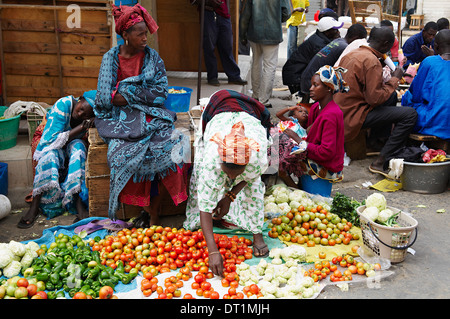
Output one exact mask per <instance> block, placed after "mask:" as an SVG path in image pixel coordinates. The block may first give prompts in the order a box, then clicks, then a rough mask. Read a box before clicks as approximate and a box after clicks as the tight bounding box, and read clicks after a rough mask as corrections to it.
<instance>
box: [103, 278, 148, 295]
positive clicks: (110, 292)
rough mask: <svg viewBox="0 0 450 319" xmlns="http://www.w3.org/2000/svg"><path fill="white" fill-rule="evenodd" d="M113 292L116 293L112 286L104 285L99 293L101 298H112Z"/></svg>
mask: <svg viewBox="0 0 450 319" xmlns="http://www.w3.org/2000/svg"><path fill="white" fill-rule="evenodd" d="M149 283H150V282H149ZM149 288H150V286H149ZM147 289H148V288H147ZM113 294H114V290H113V289H112V287H110V286H103V287H102V288H100V291H99V293H98V297H99V298H100V299H111V297H112V296H113Z"/></svg>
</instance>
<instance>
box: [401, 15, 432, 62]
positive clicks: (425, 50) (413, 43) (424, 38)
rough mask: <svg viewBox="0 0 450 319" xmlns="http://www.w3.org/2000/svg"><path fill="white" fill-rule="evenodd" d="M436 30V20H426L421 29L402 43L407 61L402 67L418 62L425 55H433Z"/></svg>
mask: <svg viewBox="0 0 450 319" xmlns="http://www.w3.org/2000/svg"><path fill="white" fill-rule="evenodd" d="M437 31H438V25H437V23H436V22H433V21H431V22H428V23H427V24H426V25H425V27H424V28H423V30H422V31H421V32H419V33H417V34H415V35H413V36H412V37H410V38H409V39H408V40H406V42H405V44H403V54H404V55H405V57H406V59H407V61H406V63H405V65H404V66H403V68H404V69H405V70H406V69H407V68H408V65H410V64H415V63H420V62H422V61H423V59H425V58H426V57H427V56H431V55H434V50H433V47H434V37H435V36H436V33H437Z"/></svg>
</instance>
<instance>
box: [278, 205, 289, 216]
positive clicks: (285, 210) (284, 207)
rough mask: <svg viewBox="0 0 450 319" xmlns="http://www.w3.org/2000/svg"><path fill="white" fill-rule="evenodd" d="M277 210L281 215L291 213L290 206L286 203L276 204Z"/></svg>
mask: <svg viewBox="0 0 450 319" xmlns="http://www.w3.org/2000/svg"><path fill="white" fill-rule="evenodd" d="M278 208H279V209H280V211H281V212H282V213H283V214H287V213H289V212H290V211H291V206H289V204H288V203H280V204H278Z"/></svg>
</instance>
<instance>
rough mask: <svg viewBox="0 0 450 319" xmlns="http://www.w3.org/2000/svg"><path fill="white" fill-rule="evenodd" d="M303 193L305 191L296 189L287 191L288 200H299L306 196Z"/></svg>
mask: <svg viewBox="0 0 450 319" xmlns="http://www.w3.org/2000/svg"><path fill="white" fill-rule="evenodd" d="M305 194H306V193H305V192H304V191H302V190H300V189H296V190H295V191H293V192H290V193H289V200H291V201H293V200H295V201H298V202H301V201H302V199H303V198H305V197H307V196H306V195H305Z"/></svg>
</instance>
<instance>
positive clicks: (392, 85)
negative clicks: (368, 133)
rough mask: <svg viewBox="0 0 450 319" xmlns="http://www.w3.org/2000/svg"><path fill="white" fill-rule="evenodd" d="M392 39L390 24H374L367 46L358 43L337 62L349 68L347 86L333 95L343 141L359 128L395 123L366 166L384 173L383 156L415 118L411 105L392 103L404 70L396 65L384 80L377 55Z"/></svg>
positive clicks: (406, 132)
mask: <svg viewBox="0 0 450 319" xmlns="http://www.w3.org/2000/svg"><path fill="white" fill-rule="evenodd" d="M394 39H395V35H394V33H393V32H392V30H390V29H389V28H376V27H374V28H373V29H372V31H371V32H370V37H369V41H368V42H369V46H361V47H360V48H358V49H355V50H354V51H352V52H350V53H349V54H347V55H346V56H344V57H343V58H342V60H341V63H340V66H342V67H344V68H346V69H347V70H348V71H347V73H345V74H344V75H343V77H344V80H345V81H346V82H347V84H348V86H349V87H350V90H349V91H348V92H347V93H346V94H342V93H337V94H335V97H334V101H335V102H336V103H337V104H338V105H339V106H340V107H341V109H342V112H343V113H344V124H345V127H344V132H345V142H349V141H351V140H353V139H355V138H356V137H357V135H358V134H359V132H360V130H361V129H366V128H374V127H380V126H386V125H388V124H391V125H392V124H394V129H393V130H392V132H391V134H390V136H389V138H388V140H387V142H386V143H385V145H384V146H383V148H382V149H381V151H380V155H379V157H378V158H376V159H375V161H374V162H373V163H372V164H371V165H370V167H369V169H370V171H371V172H374V173H380V174H382V175H385V176H387V174H386V172H385V166H386V164H387V163H385V162H386V160H385V159H386V158H388V157H389V155H390V154H391V153H392V152H394V151H395V150H397V149H399V148H400V147H401V146H403V145H404V143H405V142H406V140H407V139H408V136H409V133H410V132H411V131H412V129H413V127H414V125H415V123H416V119H417V113H416V111H415V110H414V109H413V108H412V107H396V106H395V105H396V103H397V97H396V92H395V89H396V88H397V87H398V84H399V80H400V79H401V78H402V75H403V70H402V69H401V68H397V69H396V70H395V71H394V72H393V74H392V77H391V79H390V80H389V81H387V82H385V81H384V80H383V65H382V63H381V61H380V59H382V56H383V54H384V53H386V52H388V51H389V50H390V49H391V47H392V45H393V44H394Z"/></svg>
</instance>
